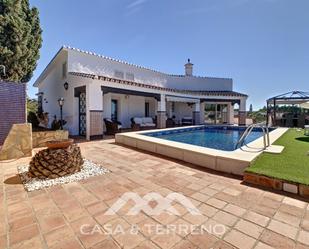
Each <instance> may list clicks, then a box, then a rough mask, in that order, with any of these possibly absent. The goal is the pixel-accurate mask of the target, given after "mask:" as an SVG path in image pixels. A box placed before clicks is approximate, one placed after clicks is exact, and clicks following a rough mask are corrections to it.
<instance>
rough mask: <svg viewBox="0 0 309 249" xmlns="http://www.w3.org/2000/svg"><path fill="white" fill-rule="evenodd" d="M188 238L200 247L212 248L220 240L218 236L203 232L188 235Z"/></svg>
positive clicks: (201, 248)
mask: <svg viewBox="0 0 309 249" xmlns="http://www.w3.org/2000/svg"><path fill="white" fill-rule="evenodd" d="M187 240H189V241H190V242H191V243H192V244H194V245H195V246H197V247H198V248H200V249H204V248H212V246H213V245H214V244H215V243H216V242H217V241H218V238H216V237H215V236H213V235H211V234H208V233H203V234H190V235H189V236H188V237H187Z"/></svg>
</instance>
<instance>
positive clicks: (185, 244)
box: [173, 239, 198, 249]
mask: <svg viewBox="0 0 309 249" xmlns="http://www.w3.org/2000/svg"><path fill="white" fill-rule="evenodd" d="M173 249H198V247H197V246H196V245H194V244H192V243H191V242H190V241H189V240H187V239H185V240H181V241H180V242H179V243H177V244H176V245H175V246H174V247H173Z"/></svg>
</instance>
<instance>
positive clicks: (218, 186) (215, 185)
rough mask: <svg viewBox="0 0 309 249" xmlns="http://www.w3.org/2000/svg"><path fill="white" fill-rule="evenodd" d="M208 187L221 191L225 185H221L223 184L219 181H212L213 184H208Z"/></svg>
mask: <svg viewBox="0 0 309 249" xmlns="http://www.w3.org/2000/svg"><path fill="white" fill-rule="evenodd" d="M208 187H209V188H212V189H215V190H218V191H221V190H223V189H225V188H226V185H223V184H220V183H213V184H211V185H209V186H208Z"/></svg>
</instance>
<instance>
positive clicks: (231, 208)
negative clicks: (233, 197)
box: [223, 204, 247, 217]
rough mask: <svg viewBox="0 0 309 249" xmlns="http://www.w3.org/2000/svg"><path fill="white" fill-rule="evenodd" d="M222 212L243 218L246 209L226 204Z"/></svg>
mask: <svg viewBox="0 0 309 249" xmlns="http://www.w3.org/2000/svg"><path fill="white" fill-rule="evenodd" d="M223 210H224V211H226V212H228V213H230V214H234V215H236V216H239V217H240V216H243V215H244V214H245V213H246V211H247V210H246V209H244V208H241V207H238V206H236V205H233V204H228V205H226V206H225V207H224V209H223Z"/></svg>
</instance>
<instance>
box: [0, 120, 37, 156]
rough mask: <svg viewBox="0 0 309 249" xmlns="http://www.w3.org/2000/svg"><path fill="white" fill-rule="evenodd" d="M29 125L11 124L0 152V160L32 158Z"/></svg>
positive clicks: (30, 128)
mask: <svg viewBox="0 0 309 249" xmlns="http://www.w3.org/2000/svg"><path fill="white" fill-rule="evenodd" d="M31 132H32V127H31V124H13V126H12V128H11V130H10V132H9V134H8V136H7V138H6V139H5V142H4V144H3V146H2V148H1V151H0V160H9V159H18V158H21V157H27V156H32V134H31Z"/></svg>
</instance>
